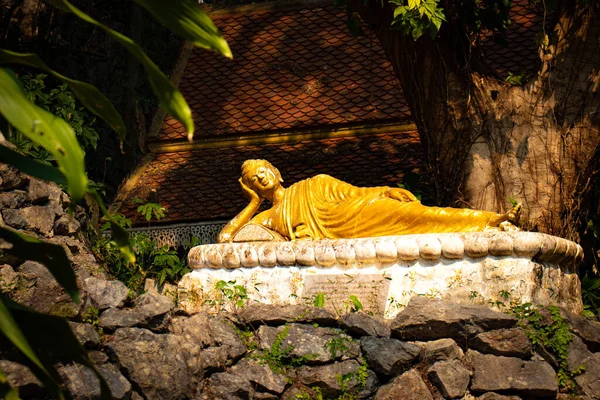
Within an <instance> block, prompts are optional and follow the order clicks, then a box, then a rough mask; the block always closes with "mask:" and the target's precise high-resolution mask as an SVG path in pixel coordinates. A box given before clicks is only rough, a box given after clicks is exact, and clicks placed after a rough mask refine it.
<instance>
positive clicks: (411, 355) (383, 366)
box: [360, 337, 421, 378]
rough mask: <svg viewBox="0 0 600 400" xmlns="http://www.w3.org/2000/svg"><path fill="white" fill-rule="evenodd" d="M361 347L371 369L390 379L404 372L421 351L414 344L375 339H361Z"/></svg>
mask: <svg viewBox="0 0 600 400" xmlns="http://www.w3.org/2000/svg"><path fill="white" fill-rule="evenodd" d="M360 347H361V348H362V351H363V353H364V355H365V359H366V360H367V364H368V365H369V367H370V368H372V369H373V370H374V371H375V372H377V373H378V374H381V375H383V376H385V377H388V378H389V377H392V376H396V375H398V374H400V373H402V372H404V371H405V370H406V369H407V368H408V367H409V366H410V365H411V363H412V362H413V361H414V360H415V359H416V358H417V357H418V356H419V353H420V351H421V349H420V348H419V346H415V345H414V344H409V343H405V342H401V341H399V340H396V339H388V338H375V337H363V338H361V339H360Z"/></svg>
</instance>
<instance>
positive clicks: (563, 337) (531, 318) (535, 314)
mask: <svg viewBox="0 0 600 400" xmlns="http://www.w3.org/2000/svg"><path fill="white" fill-rule="evenodd" d="M541 310H542V307H541V306H538V307H534V306H533V305H532V304H531V303H525V304H522V305H515V306H513V307H511V309H510V312H511V313H512V314H513V315H515V316H516V317H517V318H518V319H519V324H520V325H521V326H522V327H523V329H524V330H525V333H526V334H527V337H529V340H531V343H532V344H533V345H534V346H543V347H544V348H545V349H546V350H547V351H549V352H550V353H551V354H552V355H553V356H554V357H555V358H556V360H557V363H558V370H557V373H556V377H557V380H558V384H559V386H560V387H561V388H564V389H567V390H570V391H573V390H574V389H575V384H574V382H573V378H574V377H575V376H576V375H578V374H580V373H582V372H583V368H582V367H580V368H577V369H576V370H575V371H570V370H569V367H568V362H567V357H568V355H569V343H571V340H573V333H571V331H570V329H569V325H568V324H567V322H566V320H565V319H564V318H563V317H562V316H561V315H560V309H559V308H558V307H556V306H549V307H548V308H547V310H548V312H549V314H550V315H549V318H545V317H544V314H543V313H542V312H541Z"/></svg>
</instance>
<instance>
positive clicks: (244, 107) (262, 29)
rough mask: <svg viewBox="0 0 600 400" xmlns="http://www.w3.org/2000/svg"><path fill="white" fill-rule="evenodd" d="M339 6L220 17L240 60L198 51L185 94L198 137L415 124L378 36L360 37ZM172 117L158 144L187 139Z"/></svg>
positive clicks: (182, 87)
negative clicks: (354, 34)
mask: <svg viewBox="0 0 600 400" xmlns="http://www.w3.org/2000/svg"><path fill="white" fill-rule="evenodd" d="M345 13H346V11H345V9H344V8H339V7H334V6H332V5H314V3H313V5H312V6H309V8H303V9H291V10H289V9H288V10H267V11H264V10H263V11H255V12H253V13H245V14H238V15H223V16H218V15H217V16H216V17H213V21H214V22H215V24H216V25H217V26H218V27H219V29H220V30H221V32H222V33H223V35H224V37H225V38H226V39H227V42H228V43H229V46H230V47H231V50H232V52H233V56H234V60H233V61H231V60H227V59H225V58H224V57H218V56H215V55H214V54H211V53H208V52H206V51H203V50H200V49H196V50H193V51H192V54H191V55H190V58H189V60H188V63H187V65H186V67H185V70H184V72H183V77H182V79H181V82H180V85H179V89H180V90H181V92H182V93H183V95H184V96H185V98H186V99H187V101H188V103H189V105H190V107H191V108H192V111H193V117H194V123H195V126H196V133H195V135H196V137H197V138H209V137H210V138H214V137H217V136H225V135H240V134H242V133H243V134H248V133H253V132H264V131H277V130H284V129H304V128H311V127H322V126H346V125H351V124H357V123H367V122H381V121H395V120H405V119H407V118H409V117H410V112H409V109H408V105H407V104H406V101H405V100H404V97H403V96H402V94H401V92H400V89H399V84H398V81H397V79H396V77H395V74H394V71H393V69H392V66H391V64H390V63H389V61H387V59H386V57H385V53H384V51H383V48H382V47H381V45H380V43H379V40H378V39H377V37H376V36H375V35H374V34H371V35H370V36H366V37H359V38H355V37H352V36H351V35H350V33H349V32H348V29H347V27H346V24H345V21H346V14H345ZM185 136H186V135H185V129H184V128H183V126H182V125H181V124H180V123H179V122H177V121H176V120H174V119H173V118H172V117H170V116H167V117H166V118H165V120H164V122H163V124H162V128H161V131H160V133H159V136H158V140H184V139H185Z"/></svg>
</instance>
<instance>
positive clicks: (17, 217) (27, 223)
mask: <svg viewBox="0 0 600 400" xmlns="http://www.w3.org/2000/svg"><path fill="white" fill-rule="evenodd" d="M2 217H3V218H4V222H5V223H6V224H7V225H9V226H11V227H13V228H15V229H25V230H28V231H33V232H37V233H39V234H42V235H44V236H52V228H54V219H55V217H56V211H55V210H53V209H52V208H49V207H44V206H30V207H25V208H19V209H16V210H13V209H4V210H2Z"/></svg>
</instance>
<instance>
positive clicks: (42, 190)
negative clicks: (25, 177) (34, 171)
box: [27, 178, 62, 204]
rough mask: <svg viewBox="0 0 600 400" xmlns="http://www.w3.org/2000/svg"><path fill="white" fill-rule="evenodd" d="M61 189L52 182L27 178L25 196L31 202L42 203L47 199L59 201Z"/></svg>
mask: <svg viewBox="0 0 600 400" xmlns="http://www.w3.org/2000/svg"><path fill="white" fill-rule="evenodd" d="M61 193H62V190H61V189H60V187H59V186H58V185H57V184H56V183H53V182H44V181H40V180H39V179H35V178H29V186H28V188H27V196H28V197H29V201H30V202H31V203H32V204H42V203H46V202H48V201H56V202H58V201H60V198H61Z"/></svg>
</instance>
